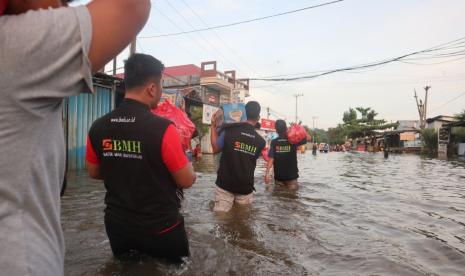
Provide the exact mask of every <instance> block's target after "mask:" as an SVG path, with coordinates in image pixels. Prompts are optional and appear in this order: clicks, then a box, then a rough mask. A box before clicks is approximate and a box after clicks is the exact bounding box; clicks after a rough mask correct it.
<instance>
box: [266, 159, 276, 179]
mask: <svg viewBox="0 0 465 276" xmlns="http://www.w3.org/2000/svg"><path fill="white" fill-rule="evenodd" d="M273 161H274V158H272V157H270V159H268V163H267V164H266V171H265V184H268V183H270V170H271V168H272V167H273Z"/></svg>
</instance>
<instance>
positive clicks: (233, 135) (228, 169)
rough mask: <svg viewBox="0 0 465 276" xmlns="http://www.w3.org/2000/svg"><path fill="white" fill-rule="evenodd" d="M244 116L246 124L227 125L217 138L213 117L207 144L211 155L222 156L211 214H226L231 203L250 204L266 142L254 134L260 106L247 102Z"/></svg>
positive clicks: (215, 119)
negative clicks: (209, 142) (209, 141)
mask: <svg viewBox="0 0 465 276" xmlns="http://www.w3.org/2000/svg"><path fill="white" fill-rule="evenodd" d="M245 112H246V115H247V121H246V122H243V123H233V124H229V125H228V126H227V127H225V129H224V130H223V131H222V132H221V134H220V135H219V136H218V131H217V127H219V126H218V125H217V117H218V116H213V120H212V124H211V137H210V138H211V144H212V148H213V152H214V153H219V152H222V154H221V159H220V166H219V169H218V176H217V179H216V185H217V187H216V190H215V206H214V208H213V210H214V211H215V212H228V211H229V210H231V208H232V206H233V204H234V202H236V203H238V204H251V203H252V196H253V191H254V190H255V189H254V172H255V167H256V165H257V159H258V157H260V155H261V153H262V150H263V148H264V147H265V145H266V142H265V140H264V139H263V138H262V137H261V136H260V135H259V134H258V133H257V132H256V131H255V126H256V125H257V123H258V120H259V119H260V104H259V103H258V102H256V101H251V102H248V103H247V104H246V106H245ZM215 115H217V114H215Z"/></svg>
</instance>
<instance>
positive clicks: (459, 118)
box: [455, 109, 465, 121]
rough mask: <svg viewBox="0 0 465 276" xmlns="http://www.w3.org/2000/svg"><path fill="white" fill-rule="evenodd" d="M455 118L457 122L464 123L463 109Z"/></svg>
mask: <svg viewBox="0 0 465 276" xmlns="http://www.w3.org/2000/svg"><path fill="white" fill-rule="evenodd" d="M455 118H457V120H459V121H465V109H464V110H463V111H462V112H461V113H458V114H455Z"/></svg>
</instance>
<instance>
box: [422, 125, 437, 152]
mask: <svg viewBox="0 0 465 276" xmlns="http://www.w3.org/2000/svg"><path fill="white" fill-rule="evenodd" d="M421 140H422V142H423V151H424V153H427V154H436V152H437V149H438V132H437V131H435V130H434V129H431V128H427V129H424V130H422V131H421Z"/></svg>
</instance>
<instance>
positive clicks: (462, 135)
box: [451, 127, 465, 143]
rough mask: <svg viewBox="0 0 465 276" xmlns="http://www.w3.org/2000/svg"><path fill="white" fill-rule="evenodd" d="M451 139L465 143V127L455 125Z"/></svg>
mask: <svg viewBox="0 0 465 276" xmlns="http://www.w3.org/2000/svg"><path fill="white" fill-rule="evenodd" d="M451 139H452V142H454V143H465V127H453V128H452V131H451Z"/></svg>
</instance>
